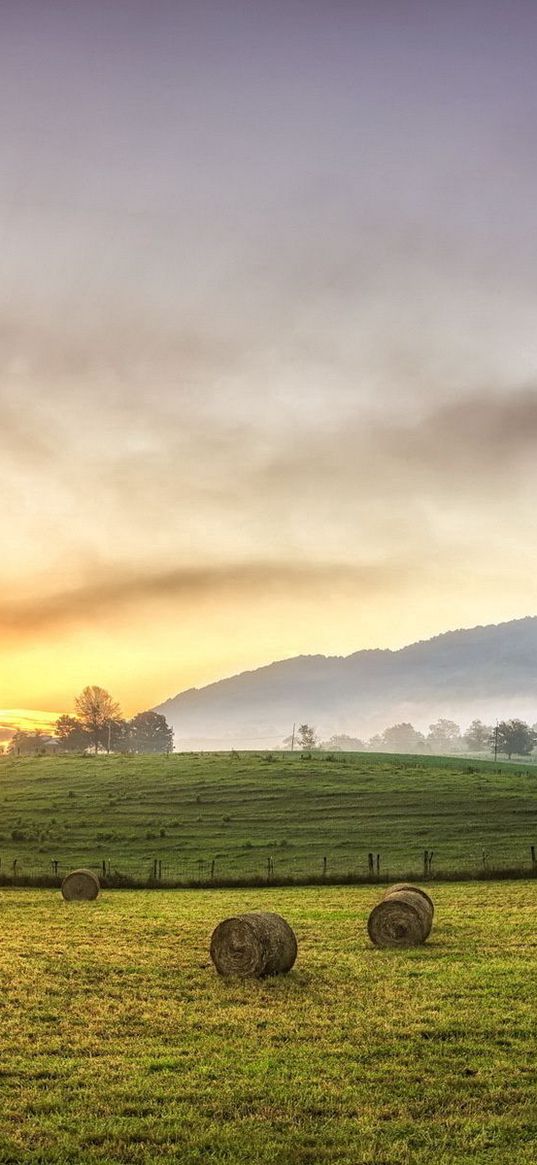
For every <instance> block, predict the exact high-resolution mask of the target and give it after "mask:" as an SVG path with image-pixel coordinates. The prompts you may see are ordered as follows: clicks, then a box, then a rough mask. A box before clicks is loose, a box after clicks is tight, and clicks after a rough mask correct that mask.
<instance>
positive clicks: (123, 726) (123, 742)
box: [104, 716, 131, 752]
mask: <svg viewBox="0 0 537 1165" xmlns="http://www.w3.org/2000/svg"><path fill="white" fill-rule="evenodd" d="M104 735H105V740H104V747H105V748H106V750H107V752H130V747H131V746H130V730H129V722H128V720H122V719H121V717H120V716H117V717H116V719H115V720H109V721H108V725H107V727H106V730H105V734H104Z"/></svg>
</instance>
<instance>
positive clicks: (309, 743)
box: [297, 724, 317, 749]
mask: <svg viewBox="0 0 537 1165" xmlns="http://www.w3.org/2000/svg"><path fill="white" fill-rule="evenodd" d="M297 741H298V747H299V748H301V749H311V748H317V733H316V731H315V729H314V728H312V726H311V724H301V725H300V726H299V729H298V733H297Z"/></svg>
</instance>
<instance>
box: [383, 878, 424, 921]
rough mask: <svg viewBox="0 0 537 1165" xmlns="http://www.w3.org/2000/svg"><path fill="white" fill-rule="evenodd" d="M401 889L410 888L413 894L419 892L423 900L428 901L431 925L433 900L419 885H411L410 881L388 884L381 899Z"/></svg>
mask: <svg viewBox="0 0 537 1165" xmlns="http://www.w3.org/2000/svg"><path fill="white" fill-rule="evenodd" d="M401 890H412V893H413V894H420V895H421V897H422V898H425V901H426V902H428V903H429V907H430V910H431V926H432V920H433V916H434V902H433V900H432V898H431V897H430V895H429V894H428V893H427V891H426V890H422V889H421V886H413V885H411V883H410V882H396V883H395V885H394V886H388V889H387V890H385V891H384V894H383V895H382V897H383V899H384V898H389V897H390V896H391V895H392V894H399V892H400V891H401Z"/></svg>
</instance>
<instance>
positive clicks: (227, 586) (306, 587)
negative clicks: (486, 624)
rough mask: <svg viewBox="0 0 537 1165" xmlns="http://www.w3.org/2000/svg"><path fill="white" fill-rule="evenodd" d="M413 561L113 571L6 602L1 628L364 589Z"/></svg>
mask: <svg viewBox="0 0 537 1165" xmlns="http://www.w3.org/2000/svg"><path fill="white" fill-rule="evenodd" d="M410 573H411V566H410V564H404V563H402V562H398V561H392V562H381V563H363V564H362V565H355V566H353V565H349V564H345V563H344V564H341V563H331V562H324V563H322V562H310V563H308V562H301V563H282V562H279V563H278V562H256V563H236V564H229V565H222V566H208V567H201V568H197V567H191V568H182V569H177V570H171V571H166V572H162V573H155V574H136V573H134V572H132V573H130V574H124V575H122V576H116V577H112V575H111V574H108V575H104V576H102V577H101V578H96V579H93V580H92V581H91V582H88V583H86V584H84V585H81V586H79V587H76V588H73V589H71V590H68V591H63V592H58V593H56V594H51V595H48V596H45V597H43V598H41V599H39V600H35V601H29V600H25V601H23V602H20V601H17V600H9V601H8V600H4V601H3V602H1V603H0V633H1V634H3V635H5V636H7V635H11V636H14V637H23V638H28V637H31V636H34V635H36V634H37V635H39V634H41V633H48V632H52V631H54V629H56V628H61V627H63V626H65V625H68V624H72V623H75V624H76V625H81V624H82V625H84V624H86V623H95V622H98V621H99V620H101V619H102V620H107V619H110V618H112V619H114V618H117V617H118V613H121V612H122V611H124V610H128V609H129V608H132V606H133V605H138V604H143V603H154V602H157V603H159V602H177V603H180V602H181V601H191V600H193V599H194V600H203V599H204V598H206V597H209V598H212V597H216V596H217V597H220V598H223V597H225V596H229V595H233V596H234V597H236V598H237V599H241V598H242V599H244V598H245V597H252V596H256V595H260V594H264V595H266V594H274V593H276V594H281V595H285V596H286V597H290V596H292V597H294V598H296V597H297V596H300V594H304V592H306V593H312V592H315V593H317V594H318V595H319V594H321V595H322V593H323V591H324V592H326V593H330V591H331V590H333V589H334V588H338V587H342V588H351V587H352V588H353V592H354V594H355V596H356V597H358V596H359V595H360V593H362V594H363V595H365V594H371V593H372V592H376V591H381V590H386V589H392V588H393V587H399V586H401V584H402V582H403V580H404V578H405V577H407V578H408V577H409V576H410Z"/></svg>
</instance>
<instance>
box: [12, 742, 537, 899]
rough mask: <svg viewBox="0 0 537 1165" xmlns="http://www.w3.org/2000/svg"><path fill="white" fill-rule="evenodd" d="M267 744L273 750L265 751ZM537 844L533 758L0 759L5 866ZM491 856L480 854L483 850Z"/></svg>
mask: <svg viewBox="0 0 537 1165" xmlns="http://www.w3.org/2000/svg"><path fill="white" fill-rule="evenodd" d="M269 755H270V754H269ZM532 844H537V768H535V767H534V766H520V765H508V764H501V765H495V764H494V763H492V762H484V761H482V762H479V761H468V760H466V759H461V760H448V759H446V758H434V757H433V758H420V757H397V756H386V755H384V756H382V755H371V754H364V753H355V754H341V753H340V754H337V753H336V754H334V758H333V759H332V760H330V759H329V758H328V757H327V756H326V755H323V754H322V753H319V754H314V755H313V757H312V759H311V760H307V759H302V757H301V756H300V754H294V755H291V754H289V753H282V754H277V753H275V754H273V756H272V759H268V756H264V755H262V754H252V753H246V754H242V755H241V756H240V757H239V758H238V759H231V758H230V756H229V754H223V753H220V754H218V753H212V754H211V753H203V754H200V755H192V754H175V755H173V756H170V757H168V758H166V757H146V758H130V757H110V758H106V757H99V758H96V759H95V758H91V757H90V758H81V757H78V758H70V757H63V758H58V759H55V758H42V759H31V760H23V759H20V760H14V759H13V760H11V759H9V758H2V759H1V760H0V874H9V873H10V871H11V870H12V864H13V862H14V861H15V860H16V862H17V865H16V870H17V874H18V875H19V876H21V875H24V873H25V872H29V871H32V870H35V871H45V872H48V873H50V871H51V868H52V862H53V861H58V862H59V863H60V869H62V868H63V869H65V867H69V866H73V865H89V866H95V867H96V868H97V869H98V868H100V867H101V866H102V863H103V862H106V863H107V866H108V864H109V865H110V868H111V869H112V870H119V872H120V873H125V874H135V875H137V876H138V877H141V878H147V876H148V874H149V872H150V870H151V869H152V866H153V862H154V861H156V860H158V861H160V862H161V863H162V876H163V878H164V879H165V878H166V877H179V878H200V877H202V878H207V877H209V876H210V871H211V867H212V863H213V862H214V872H215V875H216V877H217V878H219V877H222V878H225V877H238V876H242V877H244V876H252V875H254V876H255V875H260V876H262V877H264V876H265V875H266V873H267V864H268V860H269V858H270V859H271V860H272V863H273V870H274V875H275V876H276V877H278V876H286V875H295V876H301V875H304V874H310V873H313V874H316V875H318V874H319V873H320V872H321V871H322V868H323V859H324V858H325V857H326V858H327V873H328V876H330V875H339V874H343V875H344V874H346V873H347V872H349V871H354V872H355V873H360V874H365V873H366V872H367V855H368V852H370V851H372V852H374V853H375V854H377V853H380V855H381V872H382V874H383V875H385V876H389V877H391V878H393V877H397V876H398V875H399V874H405V873H409V872H411V871H416V872H419V871H420V870H421V868H422V856H423V851H424V849H429V850H433V851H434V860H433V872H436V873H437V874H439V875H440V874H441V873H442V872H443V871H445V872H453V871H460V872H464V871H467V870H476V869H477V870H479V869H482V866H483V861H484V862H485V864H486V866H487V867H488V868H492V869H493V868H494V867H500V866H519V867H523V868H526V869H529V863H530V846H531V845H532ZM483 855H484V857H483Z"/></svg>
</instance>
